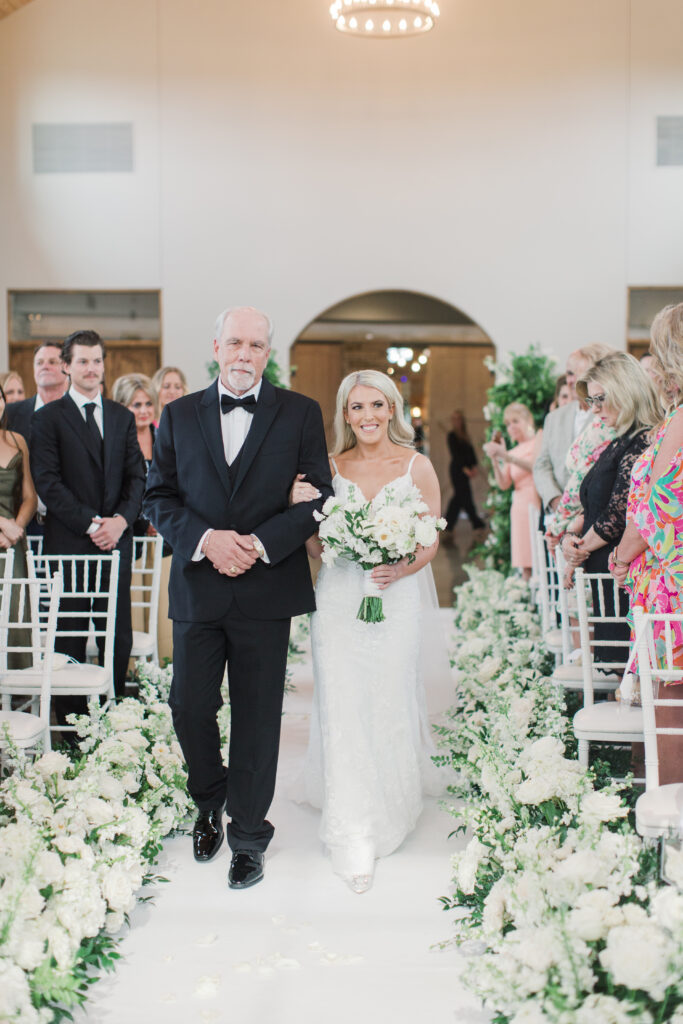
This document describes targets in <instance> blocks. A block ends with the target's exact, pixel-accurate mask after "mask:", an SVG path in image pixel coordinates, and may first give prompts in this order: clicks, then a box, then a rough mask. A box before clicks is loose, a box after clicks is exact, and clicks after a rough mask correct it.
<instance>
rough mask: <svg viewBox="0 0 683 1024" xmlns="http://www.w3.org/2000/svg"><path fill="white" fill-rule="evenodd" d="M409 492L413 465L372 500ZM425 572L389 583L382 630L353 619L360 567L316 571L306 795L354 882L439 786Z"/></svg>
mask: <svg viewBox="0 0 683 1024" xmlns="http://www.w3.org/2000/svg"><path fill="white" fill-rule="evenodd" d="M411 465H412V460H411ZM333 486H334V491H335V494H336V495H338V496H339V497H341V498H345V497H346V496H347V495H348V492H349V488H351V487H356V488H357V485H355V484H352V483H351V482H350V481H349V480H347V479H346V478H345V477H343V476H341V475H340V474H339V473H338V472H337V474H336V476H335V477H334V480H333ZM412 487H413V481H412V479H411V475H410V467H409V468H408V470H407V472H406V473H404V474H403V475H402V476H400V477H398V478H397V479H395V480H393V481H391V482H390V483H389V484H387V485H385V487H383V488H382V489H381V491H380V492H379V494H378V495H377V496H376V498H375V499H374V500H375V501H380V500H381V499H382V498H383V497H384V496H385V495H384V492H385V491H387V490H388V489H389V488H391V490H392V491H393V493H394V496H395V497H396V498H398V497H401V496H403V495H404V494H405V493H407V492H408V491H409V490H410V489H411V488H412ZM426 575H428V576H429V577H431V567H430V566H427V567H426V568H425V569H422V570H420V571H419V572H417V573H414V574H412V575H411V576H406V577H404V578H403V579H400V580H398V581H397V582H396V583H392V584H391V585H390V586H389V587H387V589H386V590H384V591H383V592H382V597H383V605H384V615H385V621H384V622H381V623H376V624H375V623H373V624H370V623H365V622H360V621H359V620H358V619H357V618H356V614H357V612H358V608H359V606H360V603H361V600H362V597H363V570H362V569H361V568H360V567H359V566H357V565H356V564H354V563H351V562H348V561H344V560H342V559H338V560H337V562H335V563H334V565H331V566H325V565H323V567H322V568H321V570H320V573H319V575H318V580H317V583H316V605H317V611H316V613H315V614H314V615H313V617H312V620H311V646H312V653H313V670H314V679H315V690H314V698H313V710H312V715H311V732H310V739H309V747H308V753H307V755H306V763H305V766H304V772H303V778H302V785H303V790H304V794H303V799H304V800H306V801H307V802H308V803H310V804H312V805H313V806H314V807H321V808H322V812H323V813H322V822H321V826H320V837H321V839H322V840H323V842H324V843H325V845H326V847H327V848H328V850H329V851H330V853H331V856H332V866H333V869H334V871H335V872H337V873H338V874H339V875H341V876H342V877H344V878H345V879H347V880H349V881H352V880H354V879H356V880H357V879H358V878H360V877H363V876H365V877H366V878H367V880H368V884H369V880H370V878H371V877H372V873H373V867H374V861H375V858H376V857H384V856H386V855H387V854H390V853H391V852H392V851H393V850H395V849H396V848H397V847H398V846H399V845H400V844H401V842H402V841H403V839H404V838H405V836H406V835H407V834H408V833H409V832H410V831H411V830H412V829H413V828H414V826H415V824H416V822H417V819H418V817H419V815H420V811H421V809H422V794H423V792H425V791H428V792H434V793H436V792H441V791H442V789H443V784H442V777H443V775H442V772H441V771H439V769H437V768H436V766H435V765H434V763H433V762H432V760H431V757H432V755H433V754H434V753H435V747H434V743H433V740H432V737H431V730H430V727H429V722H428V720H427V711H426V705H425V697H424V687H423V685H422V682H421V676H420V671H419V666H420V649H421V638H422V636H423V605H424V601H423V599H422V598H421V581H420V577H421V576H422V577H424V576H426ZM432 587H433V581H432ZM444 650H445V649H444ZM444 665H445V667H444V671H445V672H448V665H447V663H444ZM352 887H354V886H353V884H352ZM365 887H367V885H366V886H365ZM357 891H361V889H358V890H357Z"/></svg>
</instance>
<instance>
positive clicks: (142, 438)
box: [112, 373, 159, 537]
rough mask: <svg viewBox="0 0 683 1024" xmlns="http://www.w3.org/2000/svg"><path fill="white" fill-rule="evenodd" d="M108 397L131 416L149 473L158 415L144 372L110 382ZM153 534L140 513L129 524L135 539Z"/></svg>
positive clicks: (154, 397)
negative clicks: (112, 385) (110, 390)
mask: <svg viewBox="0 0 683 1024" xmlns="http://www.w3.org/2000/svg"><path fill="white" fill-rule="evenodd" d="M112 398H113V400H114V401H115V402H119V403H120V404H121V405H124V406H125V407H126V409H128V410H129V411H130V412H132V413H133V416H134V417H135V431H136V434H137V438H138V444H139V445H140V451H141V453H142V457H143V459H144V462H145V472H146V473H147V474H149V467H150V466H151V465H152V454H153V451H154V439H155V437H156V427H155V426H154V421H155V420H156V419H157V417H158V415H159V404H158V397H157V393H156V388H155V387H154V384H153V383H152V381H151V380H150V379H149V377H146V376H145V374H144V373H127V374H125V375H124V376H123V377H119V378H118V379H117V380H115V381H114V387H113V388H112ZM156 532H157V531H156V530H155V529H154V527H153V526H152V524H151V523H150V521H149V519H146V518H145V516H143V515H142V514H141V515H139V516H138V518H137V519H136V520H135V523H134V524H133V533H134V535H135V536H136V537H145V536H146V537H155V536H156Z"/></svg>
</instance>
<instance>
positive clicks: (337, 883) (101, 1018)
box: [75, 661, 488, 1024]
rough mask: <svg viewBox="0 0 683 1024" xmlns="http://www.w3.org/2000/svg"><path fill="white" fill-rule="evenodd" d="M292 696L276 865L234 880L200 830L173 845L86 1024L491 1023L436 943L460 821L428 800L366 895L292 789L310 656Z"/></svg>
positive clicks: (454, 956) (452, 958) (445, 923)
mask: <svg viewBox="0 0 683 1024" xmlns="http://www.w3.org/2000/svg"><path fill="white" fill-rule="evenodd" d="M294 672H295V675H294V682H295V685H296V687H297V689H296V692H295V693H293V694H290V695H288V696H287V698H286V702H285V709H286V712H285V716H284V719H283V728H282V745H281V752H280V768H279V773H278V785H277V792H276V796H275V801H274V803H273V807H272V809H271V812H270V818H271V820H272V821H273V823H274V825H275V827H276V832H275V838H274V839H273V842H272V843H271V845H270V848H269V850H268V853H267V855H266V875H265V879H264V881H263V882H261V883H260V884H258V885H256V886H255V887H254V888H252V889H247V890H244V891H238V892H234V891H230V890H229V889H228V888H227V882H226V877H227V871H228V866H229V854H228V851H227V847H226V846H225V845H224V847H223V849H222V850H221V852H220V854H219V855H218V856H217V858H216V860H215V861H213V862H212V863H211V864H206V865H199V864H195V862H194V861H193V859H192V851H191V840H190V838H189V837H181V838H178V839H174V840H169V841H168V842H167V843H166V844H165V850H164V855H163V859H162V862H161V864H160V865H159V868H158V871H159V874H162V875H165V876H166V877H168V879H169V884H168V885H163V886H159V887H157V888H156V889H155V890H154V892H155V901H154V904H153V905H141V906H139V907H137V908H136V910H135V911H134V912H133V914H132V915H131V925H132V927H131V928H130V930H128V931H125V932H124V936H125V937H124V940H123V942H122V943H121V946H120V952H121V953H122V956H123V960H122V962H121V963H120V966H119V968H118V970H117V971H116V973H115V974H114V975H112V976H108V977H106V978H105V979H104V980H103V981H102V982H99V983H98V984H97V985H96V986H94V988H93V990H92V996H93V998H92V999H91V1001H90V1002H89V1004H88V1008H87V1010H86V1011H85V1012H83V1013H80V1014H77V1015H75V1017H76V1020H77V1021H78V1022H79V1024H110V1022H111V1024H119V1022H122V1021H127V1022H130V1024H138V1022H140V1024H143V1022H144V1024H147V1022H156V1021H163V1024H194V1022H199V1024H201V1022H205V1021H206V1022H217V1024H219V1022H224V1024H262V1022H273V1024H371V1022H372V1024H384V1022H387V1024H420V1022H429V1024H446V1022H448V1024H451V1022H455V1021H458V1022H461V1024H482V1022H484V1021H486V1020H487V1019H488V1018H487V1017H486V1016H485V1015H483V1014H482V1013H481V1011H480V1010H479V1008H478V1003H477V1001H476V1000H475V999H474V998H473V997H472V996H470V995H469V994H468V993H467V992H466V991H465V990H464V989H463V987H462V985H461V984H460V981H459V974H460V971H461V969H462V965H463V961H462V960H461V958H460V956H459V955H458V953H457V952H456V951H454V950H452V949H449V950H446V951H440V950H438V949H430V947H431V946H432V945H433V944H434V943H436V942H438V941H439V940H440V939H443V938H446V937H447V936H448V935H449V934H450V925H449V915H448V914H446V913H444V911H443V910H442V909H441V904H440V903H439V902H438V897H439V896H440V895H443V894H444V893H446V892H448V887H449V876H450V870H449V860H450V854H451V853H452V852H453V851H455V850H456V849H458V848H459V846H460V844H461V840H450V841H448V840H447V835H448V832H449V831H450V829H451V828H452V826H453V824H454V821H453V819H452V818H450V817H449V816H448V815H447V814H446V813H445V812H444V811H442V810H441V809H440V808H438V807H437V804H436V801H434V800H429V801H427V802H426V805H425V810H424V812H423V814H422V817H421V818H420V821H419V823H418V826H417V828H416V830H415V832H414V833H413V834H412V835H411V836H409V838H408V839H407V840H406V842H405V843H404V844H403V846H402V847H401V848H400V849H399V850H398V851H397V852H396V853H394V854H393V855H392V856H391V857H388V858H385V859H383V860H380V861H378V862H377V869H376V874H375V882H374V885H373V888H372V889H371V890H370V891H369V892H367V893H364V894H362V895H356V894H355V893H353V892H351V890H350V889H348V888H347V886H346V885H345V884H344V883H343V882H342V881H341V880H340V879H339V878H337V877H336V876H335V875H334V874H333V873H332V870H331V868H330V862H329V860H328V859H327V858H326V857H324V856H323V853H322V850H321V846H320V843H319V840H318V838H317V829H318V823H319V815H318V813H317V812H316V811H313V810H312V809H311V808H308V807H304V806H299V805H297V804H294V803H292V802H291V800H289V799H288V797H287V795H286V794H287V792H288V789H289V785H290V783H291V780H292V778H293V777H294V774H295V773H296V771H297V769H298V767H299V765H300V763H301V760H302V757H303V754H304V751H305V744H306V738H307V732H308V712H309V708H310V702H311V693H312V678H311V669H310V662H309V661H307V662H306V663H305V664H303V665H298V666H295V670H294Z"/></svg>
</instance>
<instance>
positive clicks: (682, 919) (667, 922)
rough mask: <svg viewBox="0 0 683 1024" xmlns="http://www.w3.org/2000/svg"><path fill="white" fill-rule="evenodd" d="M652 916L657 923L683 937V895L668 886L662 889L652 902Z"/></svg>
mask: <svg viewBox="0 0 683 1024" xmlns="http://www.w3.org/2000/svg"><path fill="white" fill-rule="evenodd" d="M651 911H652V916H653V917H654V918H655V920H656V921H657V924H659V925H661V927H662V928H666V930H667V931H669V932H671V933H672V934H676V935H680V936H681V938H683V895H682V894H681V893H678V892H675V891H674V890H673V889H672V888H671V887H669V886H667V887H665V888H664V889H660V890H659V892H658V893H657V895H656V896H655V897H654V899H653V900H652V903H651Z"/></svg>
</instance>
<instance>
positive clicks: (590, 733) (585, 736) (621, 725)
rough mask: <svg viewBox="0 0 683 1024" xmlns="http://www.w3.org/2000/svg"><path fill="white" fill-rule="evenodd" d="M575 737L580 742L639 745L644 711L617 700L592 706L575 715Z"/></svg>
mask: <svg viewBox="0 0 683 1024" xmlns="http://www.w3.org/2000/svg"><path fill="white" fill-rule="evenodd" d="M574 735H575V736H576V738H577V739H579V740H591V739H593V740H600V739H605V740H612V741H616V740H623V741H624V742H631V743H637V742H638V741H639V740H642V738H643V709H642V708H632V707H630V706H629V705H627V704H621V703H619V702H618V701H615V700H612V701H601V702H600V703H598V704H591V706H590V707H588V708H581V710H580V711H577V712H576V714H575V715H574Z"/></svg>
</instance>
